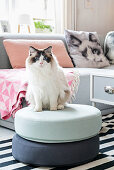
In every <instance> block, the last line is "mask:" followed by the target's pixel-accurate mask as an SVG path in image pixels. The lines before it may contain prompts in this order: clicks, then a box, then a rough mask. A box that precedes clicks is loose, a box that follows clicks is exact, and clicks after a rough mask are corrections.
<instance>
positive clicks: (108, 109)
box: [0, 34, 114, 129]
mask: <svg viewBox="0 0 114 170" xmlns="http://www.w3.org/2000/svg"><path fill="white" fill-rule="evenodd" d="M4 39H40V40H42V39H54V40H57V39H58V40H62V41H63V42H64V44H65V46H66V43H65V39H64V35H59V34H56V35H52V34H49V35H46V34H43V35H42V34H34V35H33V34H25V35H23V34H1V35H0V69H7V68H12V67H11V65H10V61H9V59H8V56H7V54H6V51H5V48H4V45H3V40H4ZM101 43H103V38H102V39H101ZM65 69H66V68H65ZM73 69H75V70H78V71H79V73H80V85H79V90H78V93H77V95H76V96H77V99H76V100H74V101H73V103H79V104H88V105H91V102H90V97H89V96H90V76H89V75H90V73H92V72H99V71H100V72H105V71H106V69H114V67H113V66H109V67H107V68H103V69H92V68H73ZM96 107H98V108H99V109H100V110H101V111H102V114H109V113H112V112H114V106H110V105H104V104H97V105H96ZM0 125H1V126H4V127H7V128H10V129H14V123H13V118H12V117H11V118H10V119H8V120H6V121H4V120H1V119H0Z"/></svg>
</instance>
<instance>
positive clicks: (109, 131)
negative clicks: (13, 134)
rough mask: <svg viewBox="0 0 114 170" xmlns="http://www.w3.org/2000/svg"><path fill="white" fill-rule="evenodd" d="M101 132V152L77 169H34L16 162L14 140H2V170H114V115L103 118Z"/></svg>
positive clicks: (0, 147) (0, 161)
mask: <svg viewBox="0 0 114 170" xmlns="http://www.w3.org/2000/svg"><path fill="white" fill-rule="evenodd" d="M102 120H103V123H102V129H101V131H100V152H99V155H98V156H97V158H95V160H93V161H92V162H90V163H87V164H84V165H81V166H77V167H61V168H60V167H59V168H43V167H37V168H35V167H33V166H31V165H26V164H23V163H20V162H18V161H16V160H14V158H13V156H12V153H11V147H12V138H7V139H2V138H0V170H12V169H13V170H14V169H17V170H30V169H31V170H33V169H34V170H69V169H70V170H86V169H91V170H104V169H108V170H114V114H109V115H107V116H103V118H102Z"/></svg>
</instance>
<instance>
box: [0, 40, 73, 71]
mask: <svg viewBox="0 0 114 170" xmlns="http://www.w3.org/2000/svg"><path fill="white" fill-rule="evenodd" d="M3 43H4V47H5V49H6V52H7V54H8V56H9V59H10V63H11V65H12V67H13V68H24V67H25V60H26V58H27V57H28V54H29V47H30V46H33V47H35V48H37V49H44V48H47V47H49V46H52V52H53V54H54V55H55V56H56V57H57V60H58V62H59V64H60V66H61V67H69V68H72V67H74V66H73V64H72V61H71V58H70V57H69V55H68V53H67V51H66V48H65V46H64V43H63V41H62V40H23V39H16V40H14V39H5V40H4V41H3Z"/></svg>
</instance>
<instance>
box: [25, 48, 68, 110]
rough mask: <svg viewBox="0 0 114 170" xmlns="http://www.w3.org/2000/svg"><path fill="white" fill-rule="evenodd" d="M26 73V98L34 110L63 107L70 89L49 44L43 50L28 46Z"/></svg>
mask: <svg viewBox="0 0 114 170" xmlns="http://www.w3.org/2000/svg"><path fill="white" fill-rule="evenodd" d="M26 73H27V77H28V89H27V93H26V100H27V101H28V102H29V104H30V105H31V106H32V107H33V108H34V111H37V112H40V111H42V109H50V110H57V109H64V105H65V103H66V102H67V100H68V99H69V97H70V89H69V86H68V83H67V80H66V78H65V75H64V72H63V70H62V68H61V67H60V66H59V64H58V62H57V59H56V57H55V56H54V55H53V54H52V47H51V46H49V47H48V48H46V49H43V50H39V49H35V48H34V47H32V46H31V47H30V49H29V56H28V58H27V59H26Z"/></svg>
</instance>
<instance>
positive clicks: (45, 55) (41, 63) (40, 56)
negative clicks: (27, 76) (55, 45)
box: [28, 46, 53, 68]
mask: <svg viewBox="0 0 114 170" xmlns="http://www.w3.org/2000/svg"><path fill="white" fill-rule="evenodd" d="M51 49H52V46H49V47H48V48H46V49H43V50H39V49H36V48H34V47H32V46H30V49H29V57H28V63H29V65H32V66H35V67H39V68H43V67H45V66H49V65H51V63H52V60H53V56H52V52H51Z"/></svg>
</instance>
